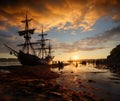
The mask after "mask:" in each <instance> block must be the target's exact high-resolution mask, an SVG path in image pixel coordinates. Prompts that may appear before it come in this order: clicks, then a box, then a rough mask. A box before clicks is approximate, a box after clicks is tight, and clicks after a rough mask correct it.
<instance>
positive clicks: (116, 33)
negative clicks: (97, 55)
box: [52, 25, 120, 52]
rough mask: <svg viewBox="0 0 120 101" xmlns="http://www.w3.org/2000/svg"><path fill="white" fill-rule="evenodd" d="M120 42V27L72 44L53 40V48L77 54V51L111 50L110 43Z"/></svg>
mask: <svg viewBox="0 0 120 101" xmlns="http://www.w3.org/2000/svg"><path fill="white" fill-rule="evenodd" d="M119 40H120V25H119V26H117V27H115V28H112V29H109V30H107V31H105V32H103V33H99V34H97V35H95V36H93V37H87V38H85V39H81V40H77V41H75V42H73V43H71V44H68V43H63V42H59V41H57V40H53V41H52V43H53V46H54V47H53V48H54V49H61V50H62V51H64V52H77V51H93V50H99V49H105V48H109V47H111V46H108V43H109V42H116V41H119Z"/></svg>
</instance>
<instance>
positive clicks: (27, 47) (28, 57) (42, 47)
mask: <svg viewBox="0 0 120 101" xmlns="http://www.w3.org/2000/svg"><path fill="white" fill-rule="evenodd" d="M31 20H32V19H28V16H27V14H26V19H25V20H23V21H22V23H24V24H25V29H24V30H22V31H19V32H18V33H19V36H22V37H23V38H24V43H23V44H19V45H17V46H21V47H22V49H21V50H19V52H18V51H16V50H14V49H12V48H11V47H9V46H8V45H7V44H4V45H5V46H6V47H7V48H8V49H9V51H10V54H14V55H15V56H16V57H17V58H18V60H19V61H20V63H21V64H22V65H40V64H49V63H50V62H51V61H52V60H53V58H54V56H52V55H51V52H52V51H51V50H52V48H51V44H50V40H49V39H45V36H46V35H47V34H44V33H43V27H42V33H41V34H40V35H39V36H40V37H41V39H40V40H37V41H36V42H31V36H32V35H33V34H34V31H35V29H30V28H29V22H30V21H31ZM46 41H49V45H48V46H47V44H46ZM34 45H38V46H39V47H37V48H34ZM36 50H37V52H38V54H36V53H37V52H36ZM30 51H31V52H30Z"/></svg>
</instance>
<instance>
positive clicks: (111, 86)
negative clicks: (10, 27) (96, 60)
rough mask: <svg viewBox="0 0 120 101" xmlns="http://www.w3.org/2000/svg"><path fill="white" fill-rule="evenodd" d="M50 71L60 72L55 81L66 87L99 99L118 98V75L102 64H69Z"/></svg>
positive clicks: (119, 98) (115, 99) (119, 80)
mask: <svg viewBox="0 0 120 101" xmlns="http://www.w3.org/2000/svg"><path fill="white" fill-rule="evenodd" d="M98 67H99V68H98ZM52 71H55V72H57V73H59V74H60V77H59V78H57V79H56V81H57V82H58V83H59V84H61V85H63V86H65V87H66V88H70V89H72V90H74V91H77V92H81V91H82V92H86V93H88V94H92V95H93V96H94V95H95V96H97V97H99V98H101V99H106V100H110V101H113V100H114V101H118V100H120V76H119V75H117V74H115V73H112V72H111V71H110V70H109V69H107V67H105V66H103V65H101V66H96V65H93V64H87V65H81V64H79V66H78V67H75V66H74V65H73V64H71V65H68V66H65V67H64V68H63V69H61V70H58V69H57V68H54V69H52Z"/></svg>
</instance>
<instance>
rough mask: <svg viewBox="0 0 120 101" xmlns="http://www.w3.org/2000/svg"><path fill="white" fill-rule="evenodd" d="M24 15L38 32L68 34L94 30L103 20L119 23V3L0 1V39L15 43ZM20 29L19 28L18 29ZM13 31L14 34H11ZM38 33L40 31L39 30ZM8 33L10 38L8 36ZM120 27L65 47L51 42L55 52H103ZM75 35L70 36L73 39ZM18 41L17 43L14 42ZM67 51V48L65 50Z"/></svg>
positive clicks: (100, 0)
mask: <svg viewBox="0 0 120 101" xmlns="http://www.w3.org/2000/svg"><path fill="white" fill-rule="evenodd" d="M26 11H27V13H28V17H29V18H32V19H33V21H32V22H30V23H31V26H30V27H34V28H36V29H38V30H37V31H38V32H39V31H40V30H41V25H43V26H44V27H45V28H44V29H45V30H46V31H47V30H50V29H51V28H56V29H57V30H60V29H63V30H69V29H77V28H80V29H81V31H83V32H85V31H90V30H93V29H94V28H93V25H94V24H95V23H96V21H97V20H99V19H100V18H103V17H111V18H112V20H113V21H115V22H120V1H119V0H29V1H28V0H1V1H0V38H1V39H4V40H5V41H7V42H12V43H15V40H16V39H17V35H16V34H17V31H18V30H19V28H20V29H23V28H24V25H22V23H20V21H22V20H24V18H25V14H26ZM21 26H22V27H21ZM14 29H16V30H14ZM39 29H40V30H39ZM8 33H10V34H8ZM119 33H120V27H117V28H114V29H111V30H108V31H106V32H104V33H100V34H98V35H96V36H94V37H88V38H85V39H82V40H78V41H76V42H74V43H71V44H67V43H61V42H58V41H55V40H54V41H53V44H54V43H55V44H56V45H53V46H54V47H55V49H58V48H60V49H62V50H65V51H66V52H68V51H71V50H73V51H79V50H84V51H90V50H96V49H103V48H106V46H104V45H103V46H101V45H100V44H104V43H106V42H109V41H111V40H115V38H117V37H118V36H119ZM75 34H76V33H75V31H73V32H72V35H75ZM18 40H19V39H17V42H19V41H18ZM64 47H66V48H64Z"/></svg>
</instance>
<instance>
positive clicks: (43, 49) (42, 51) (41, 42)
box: [38, 26, 48, 59]
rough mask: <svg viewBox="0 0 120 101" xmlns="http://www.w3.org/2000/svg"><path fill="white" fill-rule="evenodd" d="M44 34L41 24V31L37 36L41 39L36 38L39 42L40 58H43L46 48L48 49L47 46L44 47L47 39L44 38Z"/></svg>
mask: <svg viewBox="0 0 120 101" xmlns="http://www.w3.org/2000/svg"><path fill="white" fill-rule="evenodd" d="M45 35H47V34H44V33H43V26H42V33H41V34H40V35H39V36H41V40H38V42H39V43H40V48H39V53H38V56H39V57H40V58H41V59H44V58H45V57H46V55H47V51H46V49H48V48H46V40H48V39H45V38H44V36H45Z"/></svg>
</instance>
